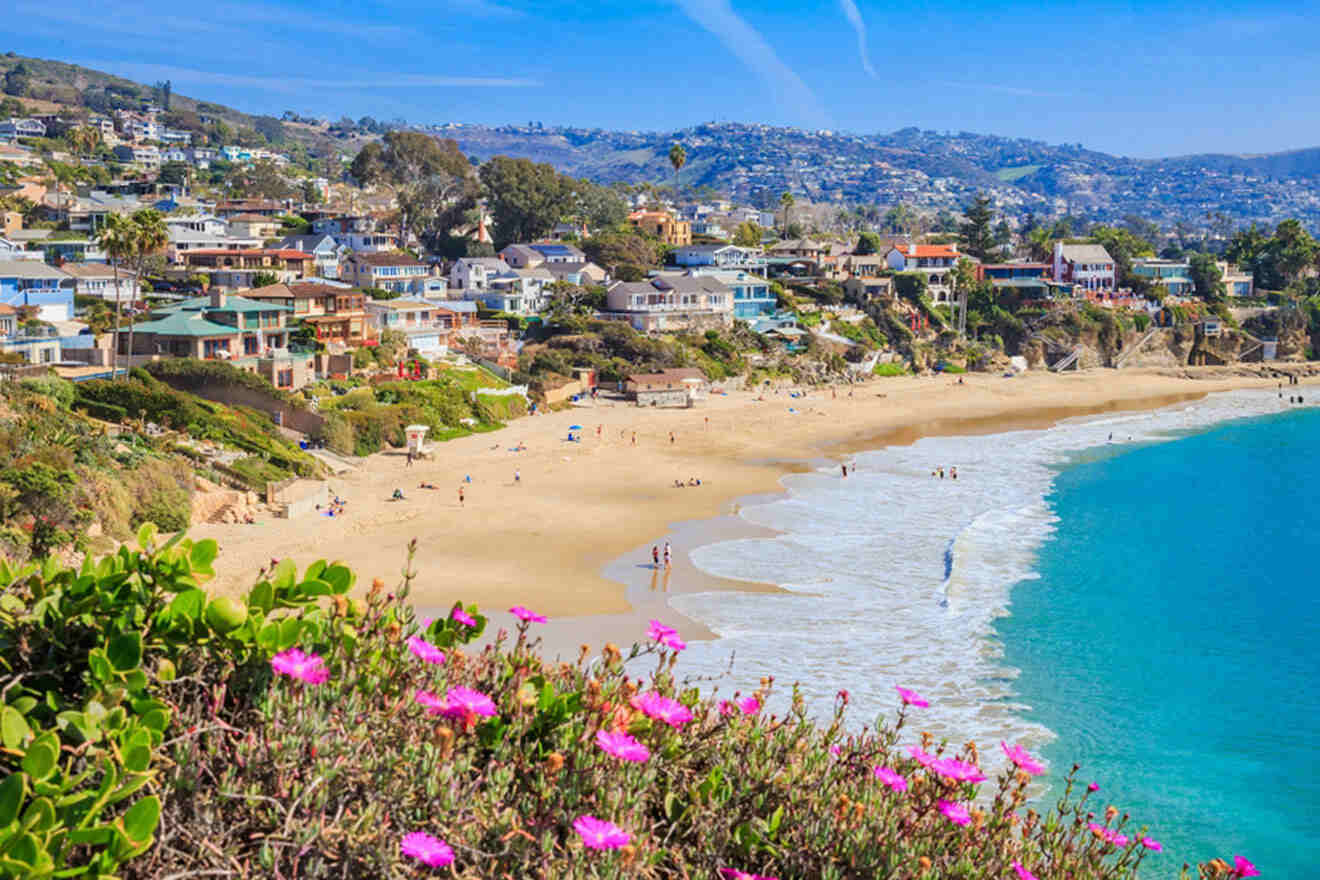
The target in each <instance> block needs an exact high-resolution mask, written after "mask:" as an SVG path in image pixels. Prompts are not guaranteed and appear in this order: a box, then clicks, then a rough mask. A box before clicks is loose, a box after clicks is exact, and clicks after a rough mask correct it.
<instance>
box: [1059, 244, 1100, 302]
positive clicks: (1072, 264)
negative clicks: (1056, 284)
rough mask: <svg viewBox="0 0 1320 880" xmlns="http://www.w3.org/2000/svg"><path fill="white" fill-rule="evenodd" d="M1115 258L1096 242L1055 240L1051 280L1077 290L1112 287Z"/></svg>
mask: <svg viewBox="0 0 1320 880" xmlns="http://www.w3.org/2000/svg"><path fill="white" fill-rule="evenodd" d="M1114 279H1115V275H1114V258H1113V257H1111V256H1110V255H1109V251H1107V250H1105V248H1104V245H1099V244H1067V243H1066V242H1062V241H1057V242H1055V243H1054V280H1055V281H1060V282H1067V283H1072V284H1075V285H1077V287H1078V288H1079V289H1080V290H1110V291H1112V290H1113V289H1114V285H1115V280H1114Z"/></svg>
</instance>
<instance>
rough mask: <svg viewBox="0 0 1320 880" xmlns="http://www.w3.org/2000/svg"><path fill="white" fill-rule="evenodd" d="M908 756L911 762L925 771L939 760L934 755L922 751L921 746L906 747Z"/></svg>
mask: <svg viewBox="0 0 1320 880" xmlns="http://www.w3.org/2000/svg"><path fill="white" fill-rule="evenodd" d="M908 754H909V755H911V756H912V760H914V761H916V762H917V763H918V764H920V765H921V766H923V767H925V768H927V769H930V767H931V765H932V764H934V763H935V762H936V761H938V760H939V758H937V757H935V756H934V755H931V754H928V753H926V752H925V751H923V750H922V748H921V746H908Z"/></svg>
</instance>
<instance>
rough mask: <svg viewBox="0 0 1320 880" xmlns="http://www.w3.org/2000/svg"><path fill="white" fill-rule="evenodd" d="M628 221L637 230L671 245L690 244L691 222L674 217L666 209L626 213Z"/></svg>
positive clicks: (682, 245)
mask: <svg viewBox="0 0 1320 880" xmlns="http://www.w3.org/2000/svg"><path fill="white" fill-rule="evenodd" d="M628 222H629V223H631V224H632V227H633V228H634V229H636V230H637V231H638V232H642V233H645V234H646V235H651V236H654V237H655V238H658V239H660V240H661V241H662V242H664V243H665V244H667V245H670V246H671V247H685V246H687V245H690V244H692V224H691V223H689V222H688V221H686V220H676V219H674V215H673V214H670V213H669V212H668V211H634V212H633V213H631V214H629V215H628Z"/></svg>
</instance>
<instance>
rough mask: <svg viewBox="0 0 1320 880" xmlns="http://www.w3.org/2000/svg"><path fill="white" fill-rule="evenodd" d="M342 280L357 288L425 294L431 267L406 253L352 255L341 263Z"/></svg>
mask: <svg viewBox="0 0 1320 880" xmlns="http://www.w3.org/2000/svg"><path fill="white" fill-rule="evenodd" d="M339 277H340V278H341V279H342V280H343V281H347V282H348V283H349V284H351V285H353V286H354V287H375V288H379V289H381V290H390V291H394V292H396V293H406V294H424V293H426V292H427V291H428V288H429V286H430V285H429V284H428V282H429V281H430V279H431V267H430V266H428V265H427V264H426V263H423V262H421V261H420V260H417V259H415V258H413V257H411V256H409V255H408V254H404V253H388V254H385V253H352V254H349V255H348V256H347V257H346V258H345V259H344V261H343V262H342V263H341V264H340V270H339Z"/></svg>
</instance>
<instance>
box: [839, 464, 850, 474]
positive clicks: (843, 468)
mask: <svg viewBox="0 0 1320 880" xmlns="http://www.w3.org/2000/svg"><path fill="white" fill-rule="evenodd" d="M839 470H841V471H843V475H844V476H845V477H846V476H848V466H847V465H846V464H841V465H839Z"/></svg>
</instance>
